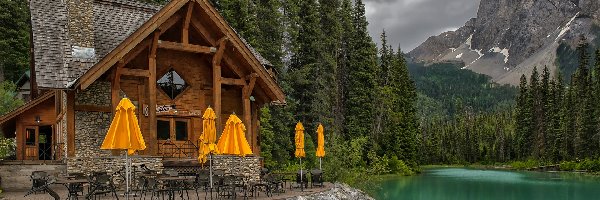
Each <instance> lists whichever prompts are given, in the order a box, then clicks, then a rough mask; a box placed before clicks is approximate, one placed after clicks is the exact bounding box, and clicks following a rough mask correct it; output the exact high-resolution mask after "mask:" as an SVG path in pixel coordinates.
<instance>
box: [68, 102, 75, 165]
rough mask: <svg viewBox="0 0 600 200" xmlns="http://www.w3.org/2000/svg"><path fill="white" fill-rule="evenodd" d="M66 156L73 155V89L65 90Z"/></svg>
mask: <svg viewBox="0 0 600 200" xmlns="http://www.w3.org/2000/svg"><path fill="white" fill-rule="evenodd" d="M67 156H69V157H74V156H75V91H67Z"/></svg>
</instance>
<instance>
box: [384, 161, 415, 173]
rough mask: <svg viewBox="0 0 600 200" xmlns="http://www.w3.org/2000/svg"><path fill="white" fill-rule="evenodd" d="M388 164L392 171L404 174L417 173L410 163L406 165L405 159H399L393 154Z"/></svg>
mask: <svg viewBox="0 0 600 200" xmlns="http://www.w3.org/2000/svg"><path fill="white" fill-rule="evenodd" d="M388 166H389V168H390V171H391V172H392V173H396V174H400V175H404V176H410V175H414V174H415V172H414V171H413V170H412V169H411V168H410V167H408V165H406V163H404V161H402V160H399V159H398V157H396V156H392V158H390V160H389V161H388Z"/></svg>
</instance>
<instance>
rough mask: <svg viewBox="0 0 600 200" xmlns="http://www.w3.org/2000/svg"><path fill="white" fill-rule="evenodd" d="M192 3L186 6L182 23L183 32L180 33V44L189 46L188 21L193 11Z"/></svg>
mask: <svg viewBox="0 0 600 200" xmlns="http://www.w3.org/2000/svg"><path fill="white" fill-rule="evenodd" d="M194 4H195V3H194V2H189V3H188V6H187V12H186V13H185V19H184V21H183V30H182V31H181V43H183V44H189V43H190V42H189V41H190V37H189V32H190V20H191V19H192V10H194Z"/></svg>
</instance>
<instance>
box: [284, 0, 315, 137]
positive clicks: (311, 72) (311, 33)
mask: <svg viewBox="0 0 600 200" xmlns="http://www.w3.org/2000/svg"><path fill="white" fill-rule="evenodd" d="M299 17H300V21H299V32H298V38H297V41H296V42H295V46H296V49H297V50H298V51H297V53H296V54H294V55H293V56H292V62H291V65H290V67H289V69H288V74H289V79H288V81H289V83H290V85H291V87H292V88H293V90H292V91H291V92H289V95H290V97H291V98H292V99H294V100H295V101H296V102H297V109H296V112H295V116H296V117H297V119H298V120H300V121H302V122H303V123H304V124H305V125H306V127H316V126H313V125H314V124H313V123H315V122H316V121H318V119H319V116H320V114H322V112H323V111H322V109H323V108H321V105H322V104H321V103H323V102H322V101H321V100H322V99H321V98H320V97H318V96H317V93H316V92H317V91H319V89H322V88H320V82H321V80H319V79H320V78H321V74H319V73H320V72H321V69H320V67H321V60H322V54H321V52H320V50H321V44H320V41H321V38H322V35H321V31H320V28H319V15H318V11H317V3H316V1H315V0H308V1H301V2H300V12H299Z"/></svg>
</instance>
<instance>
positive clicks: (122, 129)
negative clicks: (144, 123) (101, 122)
mask: <svg viewBox="0 0 600 200" xmlns="http://www.w3.org/2000/svg"><path fill="white" fill-rule="evenodd" d="M100 149H120V150H127V154H129V155H131V154H133V152H135V151H138V150H144V149H146V143H145V142H144V137H143V136H142V132H141V131H140V126H139V124H138V120H137V118H136V117H135V106H134V105H133V103H131V101H130V100H129V99H128V98H123V99H121V102H119V105H118V106H117V109H116V112H115V117H114V119H113V121H112V123H111V124H110V128H109V129H108V133H107V134H106V136H105V137H104V141H103V142H102V146H101V147H100Z"/></svg>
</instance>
